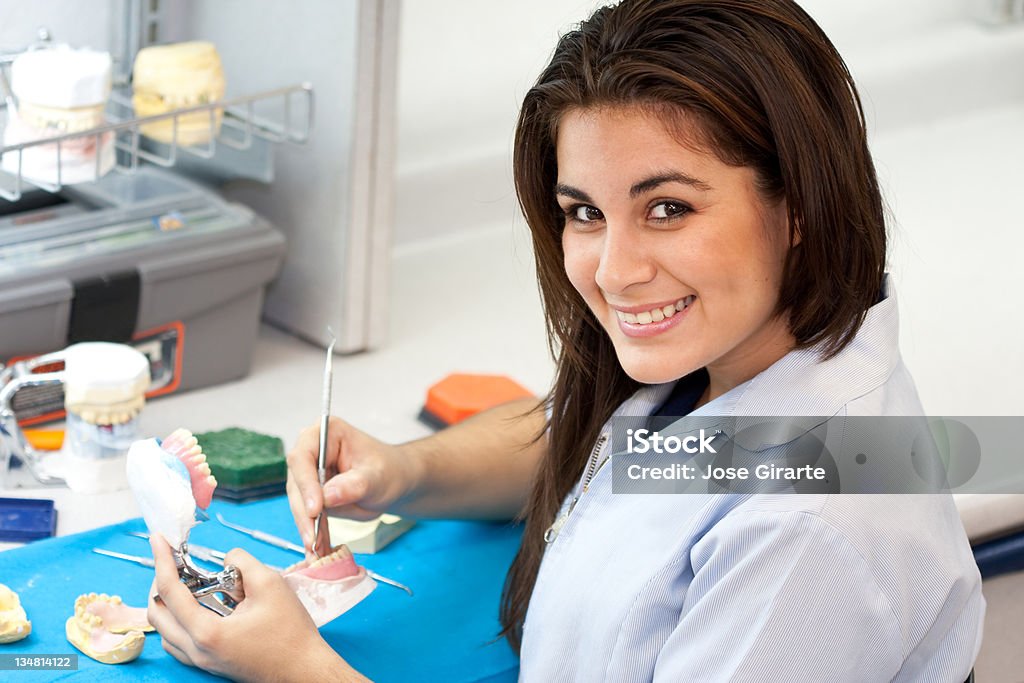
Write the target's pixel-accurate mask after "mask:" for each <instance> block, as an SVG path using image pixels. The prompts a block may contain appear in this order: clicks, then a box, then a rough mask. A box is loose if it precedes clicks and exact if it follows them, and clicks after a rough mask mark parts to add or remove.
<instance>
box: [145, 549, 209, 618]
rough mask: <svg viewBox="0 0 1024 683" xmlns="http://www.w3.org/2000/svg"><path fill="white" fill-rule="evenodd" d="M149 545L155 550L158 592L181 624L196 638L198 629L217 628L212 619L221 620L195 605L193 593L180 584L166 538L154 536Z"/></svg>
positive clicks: (154, 558)
mask: <svg viewBox="0 0 1024 683" xmlns="http://www.w3.org/2000/svg"><path fill="white" fill-rule="evenodd" d="M149 545H150V547H151V548H152V549H153V560H154V561H155V562H156V589H157V593H158V594H159V596H160V600H161V601H162V602H163V603H164V604H165V605H166V606H167V609H168V610H170V613H171V614H172V615H174V618H175V619H176V620H177V621H178V623H180V624H181V625H182V627H183V628H184V629H185V631H187V632H188V633H190V634H192V635H193V636H194V635H195V633H196V630H197V629H200V628H206V629H210V628H213V627H215V626H216V624H214V623H213V620H216V619H218V618H219V617H217V616H215V615H214V614H213V613H211V612H210V611H208V610H207V609H206V608H205V607H203V606H201V605H200V604H199V603H198V602H196V599H195V597H194V596H193V595H192V592H191V591H190V590H189V589H188V588H186V587H185V584H183V583H182V582H181V579H180V577H179V576H178V568H177V565H176V564H175V562H174V556H173V555H172V554H171V546H169V545H168V544H167V541H165V540H164V538H163V536H161V535H160V534H153V535H152V536H150V539H149ZM154 625H155V624H154Z"/></svg>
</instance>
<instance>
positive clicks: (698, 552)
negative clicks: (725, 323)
mask: <svg viewBox="0 0 1024 683" xmlns="http://www.w3.org/2000/svg"><path fill="white" fill-rule="evenodd" d="M887 294H888V296H887V297H886V298H885V299H884V300H883V301H881V302H880V303H878V304H877V305H875V306H874V307H872V308H871V310H870V311H869V312H868V315H867V318H866V320H865V322H864V325H863V326H862V328H861V329H860V330H859V331H858V333H857V336H856V338H855V339H854V340H853V341H852V343H851V344H850V345H849V346H847V347H846V348H845V349H844V350H843V351H842V352H841V353H840V354H838V355H837V356H835V357H833V358H831V359H830V360H828V361H825V362H821V361H820V360H819V357H818V354H817V353H816V352H815V351H814V350H810V349H808V350H798V351H793V352H791V353H789V354H787V355H786V356H785V357H783V358H782V359H780V360H779V361H778V362H776V363H775V364H773V365H772V366H771V367H769V368H768V369H767V370H765V371H764V372H762V373H761V374H759V375H757V376H756V377H754V378H753V379H752V380H750V381H749V382H746V383H745V384H743V385H740V386H738V387H736V388H734V389H733V390H732V391H730V392H728V393H727V394H725V395H723V396H721V397H719V398H718V399H716V400H714V401H711V402H710V403H708V404H706V405H704V406H702V407H701V408H700V409H698V410H696V411H694V412H693V413H692V415H695V416H696V415H726V416H740V415H753V416H760V415H811V416H832V415H851V416H852V415H923V414H924V411H923V409H922V407H921V404H920V401H919V399H918V396H917V390H916V388H915V386H914V382H913V380H912V378H911V376H910V374H909V373H908V371H907V369H906V367H905V366H904V365H903V362H902V360H901V358H900V354H899V349H898V315H897V310H896V300H895V296H894V295H893V294H892V293H891V292H888V293H887ZM673 384H674V383H668V384H664V385H651V386H646V387H643V388H642V389H641V390H639V391H638V392H637V393H636V394H635V395H634V396H633V397H632V398H630V399H629V400H628V401H626V402H625V403H624V404H623V405H622V406H621V407H620V408H619V410H618V411H616V414H617V415H649V414H651V413H652V411H654V410H655V409H656V408H657V407H658V406H659V405H660V404H661V403H662V401H664V399H665V398H666V397H667V396H668V395H669V393H670V392H671V390H672V386H673ZM611 470H612V468H611V466H610V465H609V466H605V467H603V468H602V469H601V470H600V471H598V474H597V475H596V476H595V477H594V479H593V480H592V482H591V483H590V485H589V487H588V490H587V492H586V493H585V494H583V495H582V496H581V497H580V500H579V501H578V502H577V504H576V506H575V508H574V509H573V511H572V514H571V515H570V516H569V518H568V520H567V521H566V522H565V524H564V526H562V528H561V529H560V531H559V533H558V535H557V537H556V538H555V539H554V540H553V541H552V542H551V543H550V544H549V545H548V547H547V549H546V551H545V555H544V559H543V562H542V563H541V567H540V572H539V575H538V577H537V583H536V585H535V587H534V591H533V596H532V599H531V601H530V606H529V610H528V612H527V616H526V623H525V626H524V633H523V646H522V657H521V670H520V679H521V680H523V681H528V682H533V681H545V682H546V681H569V680H575V681H605V680H607V681H650V680H654V681H686V682H690V683H697V682H700V681H800V682H801V683H802V682H813V683H824V682H826V681H857V682H858V683H871V682H873V681H896V682H898V683H903V682H909V681H927V682H928V683H943V682H949V683H961V682H962V681H964V680H965V679H966V678H967V675H968V673H969V672H970V669H971V667H972V666H973V662H974V660H975V657H976V656H977V653H978V650H979V648H980V646H981V634H982V622H983V620H984V614H985V601H984V598H983V597H982V595H981V576H980V575H979V573H978V568H977V566H976V564H975V562H974V558H973V555H972V554H971V549H970V546H969V544H968V541H967V537H966V535H965V533H964V530H963V526H962V524H961V522H960V518H959V515H958V514H957V510H956V507H955V505H954V504H953V500H952V497H951V496H949V495H827V494H822V495H797V494H789V495H783V494H775V495H769V494H759V495H753V496H751V495H746V496H741V495H721V494H718V495H709V494H704V495H697V494H685V495H683V494H681V495H671V494H669V495H664V494H662V495H658V494H646V495H641V494H631V495H621V494H620V495H613V494H612V485H611V481H612V476H611V474H612V472H611ZM571 497H572V495H570V498H571ZM568 503H569V500H566V502H565V504H564V505H563V507H562V511H561V512H560V513H559V514H560V515H561V513H562V512H564V511H565V510H566V509H567V507H568Z"/></svg>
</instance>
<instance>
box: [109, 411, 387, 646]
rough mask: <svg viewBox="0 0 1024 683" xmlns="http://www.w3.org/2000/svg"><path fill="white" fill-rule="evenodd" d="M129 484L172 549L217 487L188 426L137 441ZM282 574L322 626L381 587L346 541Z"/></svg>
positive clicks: (130, 457)
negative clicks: (357, 558) (323, 554)
mask: <svg viewBox="0 0 1024 683" xmlns="http://www.w3.org/2000/svg"><path fill="white" fill-rule="evenodd" d="M128 483H129V485H130V486H131V489H132V492H133V493H134V494H135V500H136V501H137V502H138V504H139V508H141V510H142V516H143V518H144V519H145V520H146V526H147V527H149V531H150V533H158V534H160V535H162V536H163V537H164V538H165V539H166V540H167V542H168V543H170V544H171V547H173V548H181V546H182V544H183V543H185V542H186V541H187V540H188V535H189V531H190V530H191V529H192V527H193V526H195V524H196V518H195V508H196V505H197V503H202V504H200V507H204V508H205V507H206V506H207V505H209V503H210V499H211V498H212V496H213V490H214V488H216V486H217V480H216V479H215V478H214V477H213V475H211V474H210V467H209V465H208V464H207V462H206V456H205V455H203V453H202V449H201V448H200V447H199V444H198V443H197V441H196V439H195V437H194V436H192V433H191V432H189V431H188V430H186V429H178V430H175V431H174V432H173V433H171V435H170V436H168V437H167V438H166V439H164V440H163V442H162V443H159V442H157V440H156V439H147V440H144V441H136V442H135V443H133V444H132V446H131V448H130V449H129V450H128ZM282 575H283V576H284V579H285V581H286V582H287V583H288V585H289V586H290V587H291V588H292V590H294V591H295V593H296V595H298V597H299V600H300V601H301V602H302V604H303V606H304V607H305V608H306V611H308V612H309V614H310V616H311V617H312V618H313V621H314V622H315V623H316V625H317V627H320V626H323V625H324V624H326V623H328V622H330V621H332V620H334V619H336V618H337V617H339V616H341V615H342V614H344V613H345V612H347V611H348V610H350V609H351V608H352V607H353V606H355V605H356V604H357V603H358V602H360V601H361V600H362V599H363V598H365V597H366V596H367V595H369V594H370V593H371V592H372V591H373V589H374V588H376V587H377V582H376V581H374V580H373V579H372V578H371V577H370V576H369V575H368V573H367V571H366V569H365V568H363V567H360V566H358V565H357V564H356V563H355V559H354V558H353V557H352V552H351V551H350V550H349V549H348V547H347V546H344V545H340V546H338V547H336V548H334V549H333V551H332V552H331V553H330V554H329V555H327V556H326V557H324V558H322V559H320V560H315V561H311V560H304V561H303V562H300V563H298V564H295V565H293V566H291V567H288V568H287V569H285V570H284V571H283V572H282ZM242 583H243V586H244V583H245V577H244V576H243V577H242Z"/></svg>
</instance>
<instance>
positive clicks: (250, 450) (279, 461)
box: [195, 427, 288, 490]
mask: <svg viewBox="0 0 1024 683" xmlns="http://www.w3.org/2000/svg"><path fill="white" fill-rule="evenodd" d="M195 437H196V439H197V440H198V441H199V445H200V447H202V449H203V453H205V454H206V462H207V463H209V465H210V470H211V471H212V472H213V476H214V477H216V478H217V484H218V487H220V486H224V487H226V488H229V489H236V490H237V489H246V488H251V487H255V486H265V485H267V484H276V483H281V482H284V481H285V480H286V479H287V477H288V466H287V464H286V463H285V458H284V443H283V442H282V441H281V439H279V438H277V437H276V436H268V435H266V434H259V433H257V432H250V431H249V430H248V429H240V428H238V427H230V428H228V429H222V430H221V431H219V432H206V433H205V434H196V435H195Z"/></svg>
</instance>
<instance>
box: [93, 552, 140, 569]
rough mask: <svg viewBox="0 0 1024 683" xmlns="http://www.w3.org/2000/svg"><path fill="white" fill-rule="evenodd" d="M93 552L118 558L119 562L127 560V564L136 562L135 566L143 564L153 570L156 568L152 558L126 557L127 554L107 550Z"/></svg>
mask: <svg viewBox="0 0 1024 683" xmlns="http://www.w3.org/2000/svg"><path fill="white" fill-rule="evenodd" d="M92 551H93V552H94V553H97V554H99V555H106V556H107V557H116V558H117V559H119V560H125V561H127V562H134V563H135V564H141V565H142V566H143V567H149V568H150V569H153V568H154V567H156V562H155V561H154V560H153V558H152V557H140V556H138V555H126V554H125V553H118V552H114V551H113V550H107V549H105V548H93V549H92Z"/></svg>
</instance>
